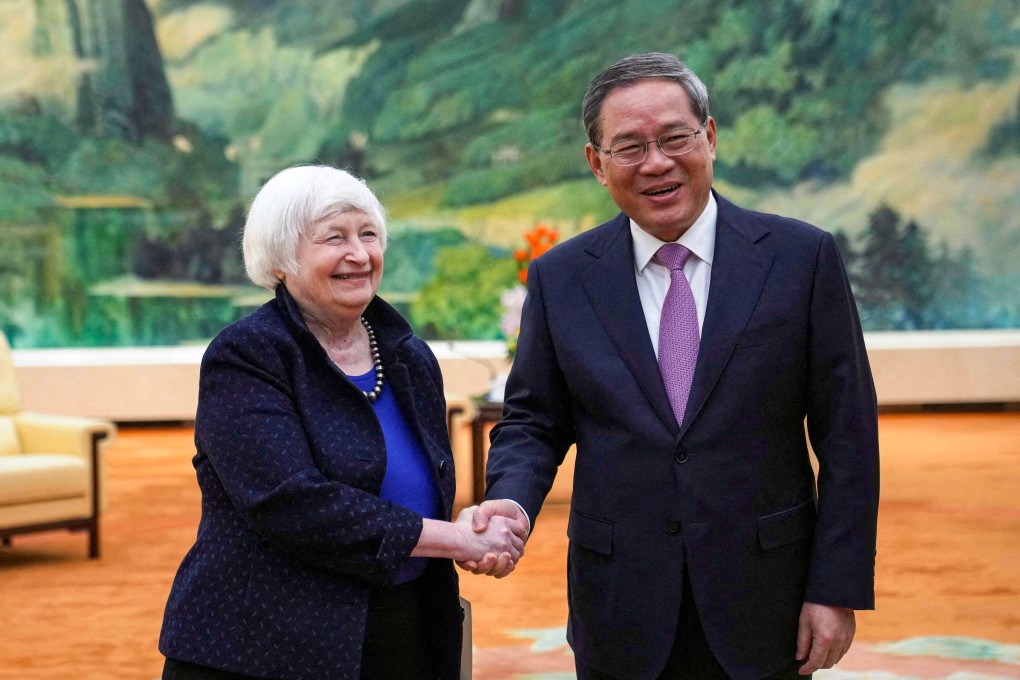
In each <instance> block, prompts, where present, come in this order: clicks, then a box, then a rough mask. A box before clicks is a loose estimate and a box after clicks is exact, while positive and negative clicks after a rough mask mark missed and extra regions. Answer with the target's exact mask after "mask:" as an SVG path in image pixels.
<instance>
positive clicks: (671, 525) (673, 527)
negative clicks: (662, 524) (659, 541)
mask: <svg viewBox="0 0 1020 680" xmlns="http://www.w3.org/2000/svg"><path fill="white" fill-rule="evenodd" d="M666 531H668V532H669V533H671V534H675V533H677V532H678V531H680V522H678V521H677V520H675V519H671V520H669V522H667V523H666Z"/></svg>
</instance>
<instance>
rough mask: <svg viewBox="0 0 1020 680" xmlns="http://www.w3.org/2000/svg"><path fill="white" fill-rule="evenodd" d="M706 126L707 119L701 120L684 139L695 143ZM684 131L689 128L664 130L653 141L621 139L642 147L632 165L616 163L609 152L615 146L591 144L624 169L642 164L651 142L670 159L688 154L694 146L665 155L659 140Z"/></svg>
mask: <svg viewBox="0 0 1020 680" xmlns="http://www.w3.org/2000/svg"><path fill="white" fill-rule="evenodd" d="M706 125H708V118H707V117H706V118H705V120H703V121H702V122H701V127H699V128H698V129H697V130H695V131H694V132H692V133H691V134H689V135H685V137H686V138H694V141H697V137H698V135H699V134H700V133H701V132H703V131H704V130H705V126H706ZM684 129H689V128H673V129H672V130H666V131H665V132H663V133H662V134H661V135H659V136H658V137H656V138H655V139H648V140H644V139H633V140H631V139H621V140H620V142H631V141H632V142H639V143H641V145H642V146H643V147H644V150H643V152H642V154H641V158H639V159H638V160H636V161H634V162H633V163H621V162H620V161H618V160H617V159H616V156H614V155H613V152H612V150H611V149H612V147H613V146H615V144H610V145H609V147H607V148H602V147H600V146H598V145H597V144H592V148H593V149H595V150H596V151H598V152H599V153H604V154H606V155H607V156H609V157H610V158H612V159H613V162H614V163H616V164H617V165H619V166H621V167H624V168H626V167H629V166H632V165H640V164H641V163H643V162H644V160H645V159H646V158H648V145H649V144H651V143H652V142H655V145H656V146H658V147H659V151H661V152H662V154H663V155H664V156H669V157H670V158H678V157H680V156H683V155H685V154H688V153H690V152H691V151H693V150H694V144H691V146H690V148H688V149H684V150H683V151H681V152H680V153H667V152H666V150H665V149H663V148H662V141H661V140H662V138H663V137H665V136H667V135H669V134H670V133H673V132H676V131H677V130H684ZM620 142H616V144H619V143H620Z"/></svg>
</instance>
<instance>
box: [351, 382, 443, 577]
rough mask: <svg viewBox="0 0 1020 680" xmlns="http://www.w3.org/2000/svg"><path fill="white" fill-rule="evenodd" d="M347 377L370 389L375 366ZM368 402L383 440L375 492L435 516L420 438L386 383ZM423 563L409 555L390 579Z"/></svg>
mask: <svg viewBox="0 0 1020 680" xmlns="http://www.w3.org/2000/svg"><path fill="white" fill-rule="evenodd" d="M348 377H349V378H350V379H351V382H353V383H354V384H355V385H356V386H357V387H358V389H359V390H361V391H362V392H370V391H371V390H372V388H373V387H374V386H375V368H373V369H372V370H370V371H369V372H368V373H364V374H362V375H351V376H348ZM372 406H373V407H374V408H375V415H376V417H377V418H379V424H380V425H381V426H382V431H383V438H384V439H385V440H386V474H385V476H384V477H383V483H382V490H381V491H380V492H379V495H380V496H381V497H382V498H385V499H386V500H388V501H393V502H394V503H396V504H397V505H401V506H403V507H405V508H407V509H408V510H411V511H413V512H416V513H418V514H419V515H421V516H422V517H428V518H429V519H436V517H438V512H437V510H436V508H438V506H439V489H438V488H437V487H436V482H435V479H433V477H432V466H431V465H430V463H429V459H428V455H427V454H426V452H425V450H424V449H423V448H422V445H421V442H420V441H419V440H418V437H417V436H415V434H414V431H413V430H412V429H411V427H410V426H409V425H408V422H407V419H406V418H405V417H404V414H403V413H401V411H400V407H399V406H398V405H397V400H396V398H395V397H394V396H393V390H391V389H390V387H389V384H388V383H383V389H382V392H381V393H380V394H379V398H378V399H376V400H375V401H374V402H372ZM427 563H428V558H425V557H411V558H409V559H408V560H407V562H406V563H405V564H404V566H403V567H401V569H400V573H399V574H397V577H396V579H395V580H394V582H395V583H407V582H408V581H412V580H414V579H416V578H418V577H419V576H421V575H422V573H423V572H424V571H425V567H426V565H427Z"/></svg>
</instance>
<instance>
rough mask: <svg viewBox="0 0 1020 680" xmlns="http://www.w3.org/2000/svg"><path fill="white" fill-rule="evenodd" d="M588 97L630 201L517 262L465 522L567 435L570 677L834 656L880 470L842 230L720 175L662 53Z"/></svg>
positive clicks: (695, 109)
mask: <svg viewBox="0 0 1020 680" xmlns="http://www.w3.org/2000/svg"><path fill="white" fill-rule="evenodd" d="M583 118H584V122H585V125H586V128H587V131H588V136H589V144H588V145H587V146H586V148H585V153H586V156H587V159H588V162H589V164H590V166H591V169H592V172H593V173H594V174H595V177H596V179H597V180H598V181H599V182H600V183H601V184H602V185H603V186H605V187H606V188H607V189H608V190H609V192H610V194H611V195H612V196H613V199H614V201H615V202H616V204H617V205H618V206H619V207H620V209H621V210H622V213H621V214H620V215H619V216H618V217H616V218H615V219H613V220H611V221H609V222H607V223H606V224H603V225H602V226H600V227H598V228H596V229H593V230H591V231H588V232H586V233H583V234H581V235H579V236H577V237H575V238H573V239H570V240H569V241H566V242H565V243H563V244H561V245H560V246H558V247H556V248H554V249H552V250H551V251H549V252H548V253H546V254H544V255H543V256H542V257H541V258H539V259H536V260H535V261H534V262H533V263H532V265H531V269H530V272H529V276H528V298H527V302H526V303H525V308H524V315H523V321H522V329H521V335H520V340H519V344H518V348H517V355H516V359H515V361H514V365H513V369H512V371H511V373H510V377H509V380H508V382H507V391H506V402H505V408H504V413H503V420H502V422H500V423H499V424H498V425H497V426H496V427H495V428H494V429H493V432H492V448H491V450H490V452H489V462H488V467H487V479H488V491H487V494H486V498H487V499H488V500H487V501H486V502H485V503H483V504H482V505H481V506H480V507H479V508H478V509H476V510H475V518H474V519H475V527H476V528H481V527H483V526H484V525H485V524H486V521H487V519H488V518H489V517H491V516H492V515H494V514H500V515H508V516H515V515H521V514H522V513H523V514H526V515H527V518H530V520H531V521H534V520H535V519H536V517H537V516H538V513H539V510H540V509H541V506H542V502H543V500H544V499H545V496H546V494H547V493H548V491H549V489H550V486H551V485H552V482H553V478H554V476H555V474H556V470H557V466H558V465H559V464H560V463H561V462H562V460H563V457H564V455H565V453H566V452H567V450H568V448H569V447H570V445H571V444H574V443H576V445H577V458H576V465H575V473H574V481H573V497H572V499H571V508H570V518H569V523H568V528H567V533H568V535H569V538H570V547H569V554H568V584H569V600H570V617H569V623H568V639H569V640H570V643H571V646H572V648H573V650H574V655H575V658H576V664H577V672H578V677H579V678H582V679H583V678H591V679H605V678H618V679H628V680H629V679H632V678H633V679H640V680H645V679H653V678H664V679H665V678H669V679H674V678H693V679H696V680H709V679H715V678H719V679H722V678H737V679H738V680H743V679H745V678H746V679H751V678H797V677H803V676H805V675H810V674H811V673H812V672H813V671H815V670H817V669H820V668H830V667H832V666H833V665H834V664H835V663H836V662H838V661H839V659H840V658H841V657H842V656H843V654H845V653H846V650H847V649H848V648H849V646H850V643H851V641H852V639H853V635H854V628H855V624H854V610H855V609H870V608H872V607H873V606H874V564H875V537H876V522H877V512H878V477H879V467H878V437H877V415H876V410H877V409H876V402H875V391H874V385H873V382H872V378H871V372H870V368H869V366H868V359H867V355H866V352H865V347H864V341H863V337H862V333H861V329H860V324H859V320H858V316H857V311H856V307H855V303H854V300H853V295H852V293H851V291H850V286H849V283H848V281H847V277H846V273H845V271H844V268H843V265H842V263H841V261H840V256H839V253H838V251H837V248H836V243H835V241H834V239H833V237H832V236H831V235H830V234H828V233H826V232H824V231H821V230H819V229H817V228H815V227H813V226H811V225H808V224H805V223H803V222H798V221H795V220H791V219H787V218H783V217H778V216H775V215H766V214H760V213H754V212H750V211H748V210H744V209H741V208H739V207H737V206H736V205H734V204H732V203H730V202H729V201H727V200H726V199H724V198H723V197H721V196H719V195H718V194H717V193H715V192H714V191H713V189H712V177H713V174H712V164H713V161H714V160H715V155H716V124H715V121H714V120H713V119H712V118H711V116H710V115H709V100H708V93H707V91H706V89H705V86H704V85H703V84H702V83H701V81H700V80H699V79H698V78H697V76H696V75H695V74H694V73H693V72H691V71H690V70H689V69H688V68H687V67H686V66H685V65H684V64H683V63H682V62H680V61H679V60H678V59H677V58H676V57H675V56H673V55H668V54H658V53H649V54H641V55H635V56H632V57H628V58H626V59H624V60H622V61H620V62H619V63H617V64H615V65H613V66H612V67H610V68H609V69H607V70H606V71H604V72H603V73H601V74H600V75H599V76H597V77H596V78H595V80H593V81H592V83H591V85H590V86H589V88H588V92H587V94H586V95H585V100H584V105H583ZM672 243H676V244H678V245H676V246H668V247H667V248H665V249H663V250H660V248H661V247H662V246H664V245H666V244H672ZM670 251H676V252H674V253H673V255H678V254H679V255H682V257H680V258H679V259H678V260H671V259H670V257H671V256H670V255H669V253H670ZM695 324H696V325H697V328H694V325H695ZM805 420H806V434H807V436H805ZM809 441H810V444H811V446H812V447H813V450H814V453H815V454H816V457H817V462H818V470H817V484H816V477H815V472H814V470H813V467H812V463H811V458H810V454H809V446H808V442H809ZM462 566H466V567H468V568H472V569H473V570H474V571H476V573H494V574H497V575H503V571H502V569H503V567H493V565H492V564H491V561H489V560H486V561H483V563H481V564H474V563H471V564H467V565H462Z"/></svg>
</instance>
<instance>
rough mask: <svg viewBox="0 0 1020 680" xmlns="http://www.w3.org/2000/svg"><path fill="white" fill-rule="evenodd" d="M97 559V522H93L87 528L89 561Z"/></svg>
mask: <svg viewBox="0 0 1020 680" xmlns="http://www.w3.org/2000/svg"><path fill="white" fill-rule="evenodd" d="M98 558H99V521H98V520H95V519H94V520H93V521H92V523H91V525H90V526H89V559H90V560H94V559H98Z"/></svg>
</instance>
